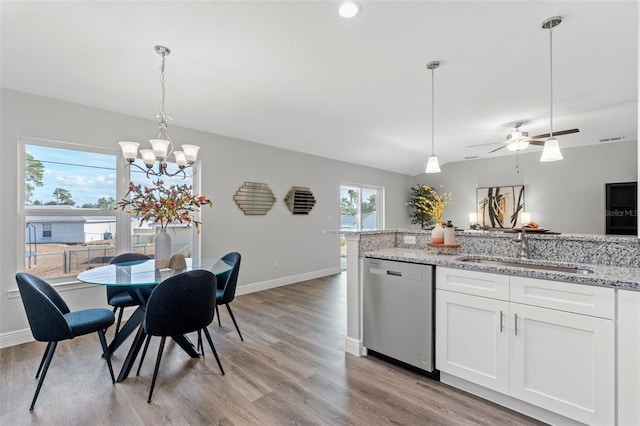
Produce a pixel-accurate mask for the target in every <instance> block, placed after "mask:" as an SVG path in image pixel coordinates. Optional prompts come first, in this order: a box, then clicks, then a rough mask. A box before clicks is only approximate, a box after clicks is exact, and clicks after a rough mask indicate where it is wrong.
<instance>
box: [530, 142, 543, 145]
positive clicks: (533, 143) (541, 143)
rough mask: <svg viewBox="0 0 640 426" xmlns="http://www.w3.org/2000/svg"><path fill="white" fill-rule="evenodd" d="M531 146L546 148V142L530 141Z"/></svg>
mask: <svg viewBox="0 0 640 426" xmlns="http://www.w3.org/2000/svg"><path fill="white" fill-rule="evenodd" d="M529 145H537V146H544V141H529Z"/></svg>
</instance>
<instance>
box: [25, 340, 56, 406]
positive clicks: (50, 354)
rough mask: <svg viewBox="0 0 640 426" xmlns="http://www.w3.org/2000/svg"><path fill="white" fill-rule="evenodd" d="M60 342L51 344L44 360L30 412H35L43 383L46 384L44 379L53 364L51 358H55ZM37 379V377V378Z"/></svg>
mask: <svg viewBox="0 0 640 426" xmlns="http://www.w3.org/2000/svg"><path fill="white" fill-rule="evenodd" d="M57 345H58V342H49V344H48V345H47V350H46V352H45V353H46V357H45V358H44V367H43V368H42V371H40V370H38V373H40V372H41V373H42V374H40V379H39V380H38V386H37V387H36V393H35V394H34V395H33V401H31V407H29V411H33V407H34V406H35V405H36V399H38V394H39V393H40V388H42V383H44V377H45V376H46V375H47V370H48V369H49V364H51V358H53V353H54V352H55V351H56V346H57ZM36 377H37V376H36Z"/></svg>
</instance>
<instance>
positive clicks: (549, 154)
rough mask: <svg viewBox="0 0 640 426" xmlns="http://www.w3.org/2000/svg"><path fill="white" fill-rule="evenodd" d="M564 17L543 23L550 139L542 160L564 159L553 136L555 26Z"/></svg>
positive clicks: (543, 151)
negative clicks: (547, 51)
mask: <svg viewBox="0 0 640 426" xmlns="http://www.w3.org/2000/svg"><path fill="white" fill-rule="evenodd" d="M561 22H562V17H560V16H554V17H552V18H549V19H546V20H545V21H544V22H543V23H542V29H545V30H549V76H550V78H549V89H550V90H549V106H550V108H549V109H550V115H549V139H547V140H546V141H545V143H544V149H543V150H542V155H541V156H540V161H543V162H547V161H559V160H562V158H563V157H562V153H561V152H560V145H558V140H557V139H556V138H554V137H553V28H554V27H557V26H558V25H560V23H561Z"/></svg>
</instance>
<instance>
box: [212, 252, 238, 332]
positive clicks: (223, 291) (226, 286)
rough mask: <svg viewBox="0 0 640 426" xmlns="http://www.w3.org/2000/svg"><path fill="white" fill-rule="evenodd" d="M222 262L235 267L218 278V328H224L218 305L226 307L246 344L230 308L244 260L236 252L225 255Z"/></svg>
mask: <svg viewBox="0 0 640 426" xmlns="http://www.w3.org/2000/svg"><path fill="white" fill-rule="evenodd" d="M222 260H223V261H225V262H226V263H227V264H229V265H231V266H233V268H232V269H230V270H229V271H227V272H225V273H224V274H220V275H219V276H218V285H217V290H216V315H217V316H218V326H219V327H222V323H221V322H220V312H219V311H218V305H225V306H226V307H227V311H228V312H229V316H230V317H231V320H232V321H233V325H235V326H236V331H237V332H238V336H240V340H241V341H243V342H244V339H243V338H242V333H240V328H238V323H237V322H236V318H235V317H234V316H233V312H232V311H231V306H229V303H231V302H233V299H234V298H235V297H236V286H237V285H238V273H239V272H240V261H241V260H242V256H240V253H238V252H235V251H234V252H231V253H227V254H225V255H224V256H223V257H222Z"/></svg>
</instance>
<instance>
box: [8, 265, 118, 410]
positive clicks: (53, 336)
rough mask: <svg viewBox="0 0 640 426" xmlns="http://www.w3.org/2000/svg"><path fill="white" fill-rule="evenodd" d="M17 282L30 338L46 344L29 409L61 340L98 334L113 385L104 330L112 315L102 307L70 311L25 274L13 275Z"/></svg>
mask: <svg viewBox="0 0 640 426" xmlns="http://www.w3.org/2000/svg"><path fill="white" fill-rule="evenodd" d="M16 281H17V283H18V289H19V291H20V297H21V298H22V304H23V305H24V309H25V311H26V313H27V319H28V321H29V326H30V327H31V333H32V334H33V338H34V339H35V340H37V341H38V342H47V348H46V350H45V352H44V355H43V356H42V360H41V361H40V366H39V367H38V372H37V373H36V379H38V378H39V380H38V385H37V387H36V392H35V394H34V395H33V401H31V407H29V410H33V407H34V406H35V404H36V399H38V394H39V393H40V388H42V383H44V378H45V376H46V375H47V370H48V369H49V365H50V364H51V359H52V358H53V353H54V352H55V350H56V346H57V345H58V342H59V341H61V340H68V339H73V338H74V337H78V336H83V335H85V334H89V333H95V332H97V333H98V337H99V338H100V344H101V345H102V354H103V356H104V358H105V360H106V361H107V366H108V367H109V374H111V381H112V382H113V383H115V382H116V379H115V377H114V375H113V368H112V367H111V354H110V353H109V348H108V347H107V341H106V339H105V337H104V332H105V330H106V329H107V328H109V327H110V326H111V325H113V323H114V322H115V317H114V315H113V312H111V311H110V310H109V309H103V308H94V309H84V310H81V311H75V312H71V311H70V310H69V307H68V306H67V304H66V303H65V301H64V300H63V299H62V297H60V295H59V294H58V292H57V291H56V290H55V289H54V288H53V287H52V286H51V285H50V284H49V283H48V282H46V281H44V280H42V279H40V278H38V277H36V276H34V275H31V274H27V273H25V272H20V273H18V274H16Z"/></svg>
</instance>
